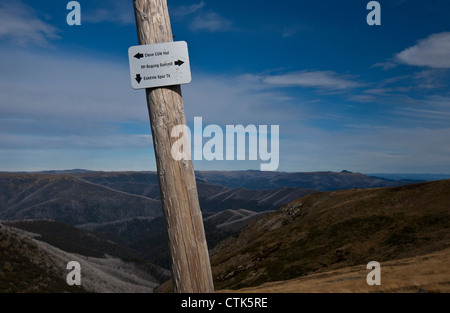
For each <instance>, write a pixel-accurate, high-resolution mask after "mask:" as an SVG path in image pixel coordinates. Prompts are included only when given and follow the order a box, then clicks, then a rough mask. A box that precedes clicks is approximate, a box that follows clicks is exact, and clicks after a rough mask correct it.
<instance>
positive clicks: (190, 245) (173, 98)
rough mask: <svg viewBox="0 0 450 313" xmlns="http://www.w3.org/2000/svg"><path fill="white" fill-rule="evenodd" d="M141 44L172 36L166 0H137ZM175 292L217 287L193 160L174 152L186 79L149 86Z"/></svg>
mask: <svg viewBox="0 0 450 313" xmlns="http://www.w3.org/2000/svg"><path fill="white" fill-rule="evenodd" d="M133 2H134V13H135V17H136V26H137V32H138V39H139V44H140V45H147V44H154V43H164V42H172V41H173V37H172V29H171V26H170V19H169V12H168V9H167V1H166V0H134V1H133ZM146 95H147V105H148V110H149V115H150V124H151V128H152V136H153V144H154V148H155V156H156V166H157V171H158V178H159V186H160V190H161V201H162V206H163V211H164V216H165V220H166V226H167V232H168V238H169V248H170V254H171V258H172V282H173V288H174V292H183V293H199V292H202V293H207V292H208V293H212V292H214V285H213V280H212V273H211V265H210V261H209V254H208V247H207V244H206V238H205V231H204V226H203V218H202V213H201V211H200V205H199V201H198V193H197V184H196V181H195V174H194V168H193V165H192V161H187V160H181V161H175V160H174V159H173V158H172V155H171V148H172V144H173V143H174V142H175V141H176V139H177V138H172V137H171V131H172V128H173V127H174V126H176V125H186V118H185V115H184V105H183V99H182V97H181V87H180V85H176V86H169V87H163V88H148V89H146Z"/></svg>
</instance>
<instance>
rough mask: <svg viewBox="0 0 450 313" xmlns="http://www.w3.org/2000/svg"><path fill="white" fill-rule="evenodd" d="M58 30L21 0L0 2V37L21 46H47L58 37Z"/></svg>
mask: <svg viewBox="0 0 450 313" xmlns="http://www.w3.org/2000/svg"><path fill="white" fill-rule="evenodd" d="M59 32H60V31H59V29H58V28H56V27H54V26H53V25H51V24H49V23H47V22H45V21H44V20H43V19H42V18H40V17H39V16H38V13H37V12H36V11H35V10H34V9H33V8H32V7H30V6H28V5H27V4H25V3H23V2H22V1H4V2H3V3H0V39H2V38H3V39H4V38H6V39H9V40H11V41H12V42H14V43H15V44H18V45H21V46H24V45H28V44H35V45H38V46H43V47H47V46H50V45H51V43H50V42H51V40H53V39H59V38H60V36H59V35H58V33H59Z"/></svg>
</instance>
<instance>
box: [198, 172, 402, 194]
mask: <svg viewBox="0 0 450 313" xmlns="http://www.w3.org/2000/svg"><path fill="white" fill-rule="evenodd" d="M195 174H196V177H197V178H198V179H201V180H203V181H205V182H208V183H210V184H215V185H222V186H225V187H228V188H247V189H252V190H264V189H275V188H280V187H291V188H307V189H314V190H320V191H331V190H342V189H354V188H361V189H362V188H375V187H393V186H401V185H405V184H410V183H411V181H402V180H398V181H395V180H388V179H383V178H377V177H371V176H367V175H363V174H361V173H351V172H348V171H342V172H339V173H337V172H309V173H286V172H260V171H236V172H224V171H211V172H207V171H205V172H203V171H200V172H196V173H195Z"/></svg>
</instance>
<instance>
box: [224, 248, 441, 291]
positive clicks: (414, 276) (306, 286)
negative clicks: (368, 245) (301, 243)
mask: <svg viewBox="0 0 450 313" xmlns="http://www.w3.org/2000/svg"><path fill="white" fill-rule="evenodd" d="M449 264H450V249H445V250H442V251H438V252H434V253H430V254H426V255H422V256H418V257H412V258H406V259H401V260H396V261H390V262H385V263H381V285H380V286H369V285H368V284H367V283H366V277H367V275H368V273H369V272H370V270H366V266H365V265H361V266H352V267H348V268H343V269H339V270H334V271H329V272H325V273H320V274H312V275H307V276H304V277H301V278H296V279H290V280H286V281H278V282H271V283H265V284H263V285H261V286H257V287H250V288H243V289H239V290H221V291H219V292H238V293H368V292H383V293H394V292H402V293H403V292H444V293H447V292H450V267H449Z"/></svg>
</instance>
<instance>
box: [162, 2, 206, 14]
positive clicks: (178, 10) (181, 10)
mask: <svg viewBox="0 0 450 313" xmlns="http://www.w3.org/2000/svg"><path fill="white" fill-rule="evenodd" d="M204 6H205V2H203V1H202V2H200V3H196V4H191V5H183V6H180V7H174V8H172V7H171V8H170V10H169V11H170V12H169V13H170V16H171V17H181V16H186V15H189V14H193V13H195V12H198V11H199V10H200V9H201V8H203V7H204Z"/></svg>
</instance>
